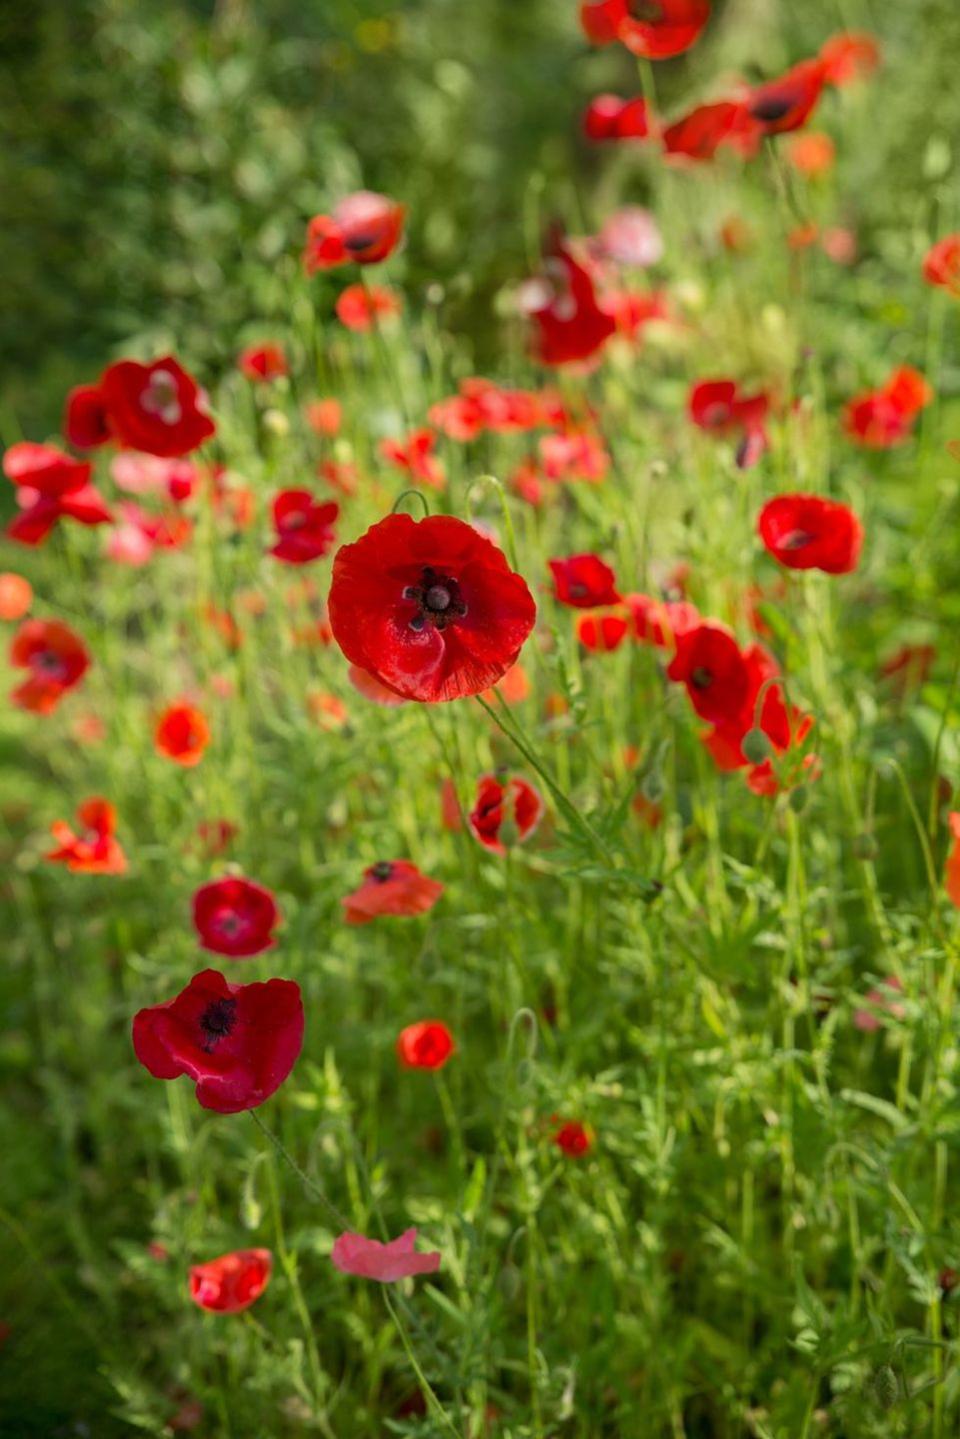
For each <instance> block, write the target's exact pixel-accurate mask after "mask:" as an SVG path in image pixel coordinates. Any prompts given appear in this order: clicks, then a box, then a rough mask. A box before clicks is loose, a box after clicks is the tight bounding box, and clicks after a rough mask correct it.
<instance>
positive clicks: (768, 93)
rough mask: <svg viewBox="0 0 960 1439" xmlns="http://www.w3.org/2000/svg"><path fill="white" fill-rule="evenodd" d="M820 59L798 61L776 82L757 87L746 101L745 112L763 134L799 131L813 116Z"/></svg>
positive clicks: (821, 81) (819, 81)
mask: <svg viewBox="0 0 960 1439" xmlns="http://www.w3.org/2000/svg"><path fill="white" fill-rule="evenodd" d="M824 80H825V72H824V66H823V62H822V61H821V60H801V61H800V63H799V64H798V65H794V66H793V67H792V69H790V70H788V71H787V72H786V74H785V75H781V76H780V77H779V79H777V80H769V81H767V83H766V84H765V85H758V86H757V87H756V89H754V90H752V91H751V92H750V95H749V97H748V99H747V102H746V105H747V113H748V114H749V116H750V118H751V119H752V120H753V121H754V122H755V123H756V124H757V125H758V126H759V127H760V130H761V133H762V134H764V135H784V134H786V133H787V132H788V131H790V130H799V128H800V126H801V125H803V124H805V123H806V121H807V120H808V119H809V117H810V116H811V115H812V114H813V111H814V108H815V106H816V105H817V102H818V101H819V99H820V96H821V95H822V93H823V85H824Z"/></svg>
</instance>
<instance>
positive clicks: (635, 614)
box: [623, 594, 700, 649]
mask: <svg viewBox="0 0 960 1439" xmlns="http://www.w3.org/2000/svg"><path fill="white" fill-rule="evenodd" d="M623 602H624V604H625V605H626V606H627V608H628V610H629V611H630V617H631V619H632V621H633V629H634V635H635V637H636V638H637V639H638V640H639V641H641V643H645V644H652V645H654V646H655V647H656V648H657V649H674V648H675V646H676V642H677V638H678V636H679V635H682V634H686V632H687V631H688V630H692V629H695V628H696V626H697V625H698V624H699V623H700V612H699V610H698V609H697V607H696V605H692V604H690V602H689V600H656V599H653V598H652V596H650V595H641V594H631V595H624V597H623Z"/></svg>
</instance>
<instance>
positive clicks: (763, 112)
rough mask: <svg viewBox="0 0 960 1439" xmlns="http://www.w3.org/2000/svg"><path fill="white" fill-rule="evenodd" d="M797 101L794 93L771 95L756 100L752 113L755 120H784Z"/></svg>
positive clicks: (770, 122) (752, 106)
mask: <svg viewBox="0 0 960 1439" xmlns="http://www.w3.org/2000/svg"><path fill="white" fill-rule="evenodd" d="M794 103H795V101H794V97H793V96H792V95H770V96H769V97H768V98H766V99H764V100H755V101H754V102H753V104H752V105H751V106H750V114H751V116H752V117H753V119H754V120H760V121H763V122H764V123H766V124H768V125H769V124H772V122H773V121H774V120H782V119H783V117H784V115H788V114H789V113H790V110H791V109H792V108H793V105H794Z"/></svg>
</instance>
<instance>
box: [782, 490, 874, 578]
mask: <svg viewBox="0 0 960 1439" xmlns="http://www.w3.org/2000/svg"><path fill="white" fill-rule="evenodd" d="M757 531H758V533H759V535H760V538H761V539H762V540H763V543H764V545H765V546H766V548H767V549H768V550H769V552H770V554H771V555H773V557H774V559H775V560H777V561H778V562H779V563H780V564H781V565H785V566H786V568H787V569H790V570H823V571H824V573H825V574H828V575H846V574H849V573H850V571H851V570H855V569H856V567H857V561H858V559H859V558H860V549H861V546H862V545H863V526H862V525H861V524H860V521H859V520H858V519H857V517H856V515H855V514H854V513H853V511H852V510H851V509H850V508H849V507H848V506H847V505H843V504H841V503H840V502H839V500H827V499H824V497H823V496H822V495H808V494H796V495H777V496H776V497H775V498H774V499H772V500H768V501H767V503H766V504H765V505H764V507H763V509H762V510H761V511H760V517H759V519H758V521H757Z"/></svg>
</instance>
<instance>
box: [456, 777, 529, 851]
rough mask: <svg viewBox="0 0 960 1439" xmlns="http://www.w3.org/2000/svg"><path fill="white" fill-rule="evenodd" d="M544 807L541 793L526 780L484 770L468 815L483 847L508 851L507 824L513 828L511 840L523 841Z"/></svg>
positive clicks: (515, 842) (510, 828)
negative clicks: (506, 841) (486, 772)
mask: <svg viewBox="0 0 960 1439" xmlns="http://www.w3.org/2000/svg"><path fill="white" fill-rule="evenodd" d="M545 810H546V806H545V805H544V802H543V798H542V796H541V795H540V794H539V792H538V791H537V790H535V789H534V787H533V785H532V784H529V783H528V781H527V780H525V779H520V778H519V776H513V777H509V778H508V777H503V778H501V777H500V776H499V775H498V774H485V775H481V777H480V779H479V780H478V782H477V797H476V800H475V802H474V806H473V809H472V810H471V812H470V814H469V816H468V819H469V822H470V828H471V830H472V831H473V833H474V836H475V837H476V838H477V839H478V840H479V841H480V843H481V844H482V845H483V847H484V849H489V850H491V851H492V852H493V853H494V854H506V852H507V846H506V843H505V840H506V839H507V838H508V834H507V833H505V832H504V826H509V830H510V831H512V835H511V836H510V839H511V843H513V844H521V843H522V842H523V841H524V840H525V839H529V838H530V836H531V835H532V834H533V832H534V830H535V829H536V828H537V826H538V825H539V823H540V821H541V820H542V819H543V816H544V813H545Z"/></svg>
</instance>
